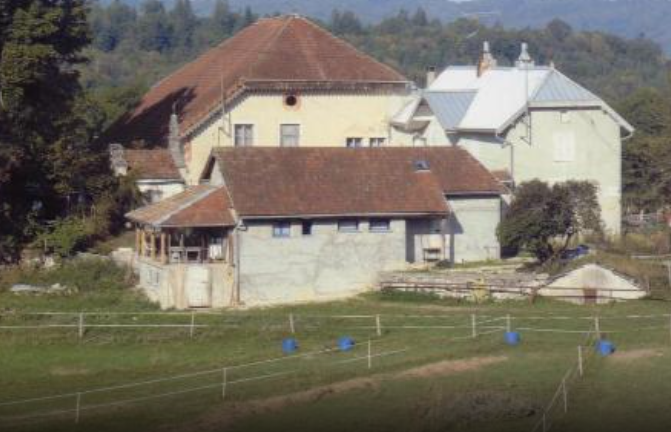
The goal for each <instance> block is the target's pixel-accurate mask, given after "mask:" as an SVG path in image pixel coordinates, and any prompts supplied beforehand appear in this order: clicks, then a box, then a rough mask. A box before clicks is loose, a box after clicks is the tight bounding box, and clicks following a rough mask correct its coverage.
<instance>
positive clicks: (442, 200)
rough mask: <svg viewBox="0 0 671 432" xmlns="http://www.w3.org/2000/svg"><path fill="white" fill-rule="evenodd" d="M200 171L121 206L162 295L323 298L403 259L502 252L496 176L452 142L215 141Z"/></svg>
mask: <svg viewBox="0 0 671 432" xmlns="http://www.w3.org/2000/svg"><path fill="white" fill-rule="evenodd" d="M201 183H202V184H201V185H199V186H194V187H192V188H190V189H188V190H187V191H185V192H183V193H181V194H178V195H175V196H173V197H171V198H168V199H165V200H163V201H160V202H158V203H155V204H152V205H150V206H147V207H143V208H141V209H138V210H136V211H133V212H131V213H130V214H128V218H129V219H130V220H131V221H133V222H134V223H135V225H136V227H137V245H136V247H137V250H138V261H137V267H138V270H139V274H140V285H141V286H142V287H143V288H144V289H145V290H146V291H147V292H148V293H149V294H150V297H152V298H154V299H156V300H158V301H159V302H160V303H161V304H162V306H164V307H179V308H184V307H223V306H229V305H235V304H246V305H257V304H270V303H281V302H295V301H307V300H315V299H329V298H335V297H342V296H345V295H348V294H352V293H356V292H360V291H362V290H364V289H366V288H368V287H371V286H372V285H373V284H374V282H375V280H376V277H377V275H378V273H379V272H381V271H389V270H398V269H403V268H405V267H406V266H407V265H408V264H409V263H423V262H435V261H438V260H446V259H449V260H451V261H470V260H486V259H496V258H498V257H499V245H498V241H497V239H496V235H495V232H496V226H497V225H498V223H499V220H500V214H501V209H500V203H501V199H500V195H501V193H502V190H501V187H500V186H499V183H498V181H497V180H496V179H495V178H494V177H493V176H492V175H491V173H490V172H489V171H487V170H486V169H485V168H484V167H483V166H482V165H481V164H480V163H479V162H477V161H476V160H475V159H474V158H473V157H472V156H471V155H470V154H469V153H468V152H466V151H464V150H462V149H459V148H456V147H441V148H414V149H413V148H398V147H397V148H372V149H371V148H368V149H346V148H243V149H218V150H216V151H214V153H213V154H212V157H211V158H210V159H209V161H208V163H207V166H206V169H205V171H204V174H203V176H202V178H201Z"/></svg>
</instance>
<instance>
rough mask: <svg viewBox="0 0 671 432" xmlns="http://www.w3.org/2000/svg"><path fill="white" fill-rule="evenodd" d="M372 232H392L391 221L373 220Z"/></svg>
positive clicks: (371, 221)
mask: <svg viewBox="0 0 671 432" xmlns="http://www.w3.org/2000/svg"><path fill="white" fill-rule="evenodd" d="M369 230H370V232H389V231H391V221H390V220H389V219H371V220H370V227H369Z"/></svg>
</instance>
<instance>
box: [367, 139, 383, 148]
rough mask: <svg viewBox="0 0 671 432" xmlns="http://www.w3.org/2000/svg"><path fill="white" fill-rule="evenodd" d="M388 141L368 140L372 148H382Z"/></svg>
mask: <svg viewBox="0 0 671 432" xmlns="http://www.w3.org/2000/svg"><path fill="white" fill-rule="evenodd" d="M386 142H387V139H386V138H370V139H369V140H368V144H369V145H370V146H371V147H382V146H384V145H385V144H386Z"/></svg>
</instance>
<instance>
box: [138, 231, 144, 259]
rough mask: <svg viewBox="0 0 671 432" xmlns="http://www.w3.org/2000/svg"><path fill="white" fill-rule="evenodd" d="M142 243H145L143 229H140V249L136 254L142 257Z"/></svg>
mask: <svg viewBox="0 0 671 432" xmlns="http://www.w3.org/2000/svg"><path fill="white" fill-rule="evenodd" d="M144 243H145V238H144V229H141V230H140V251H139V252H138V256H141V257H143V256H144V249H145V248H144Z"/></svg>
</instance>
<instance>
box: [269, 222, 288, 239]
mask: <svg viewBox="0 0 671 432" xmlns="http://www.w3.org/2000/svg"><path fill="white" fill-rule="evenodd" d="M289 237H291V222H287V221H278V222H275V223H273V238H289Z"/></svg>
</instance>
